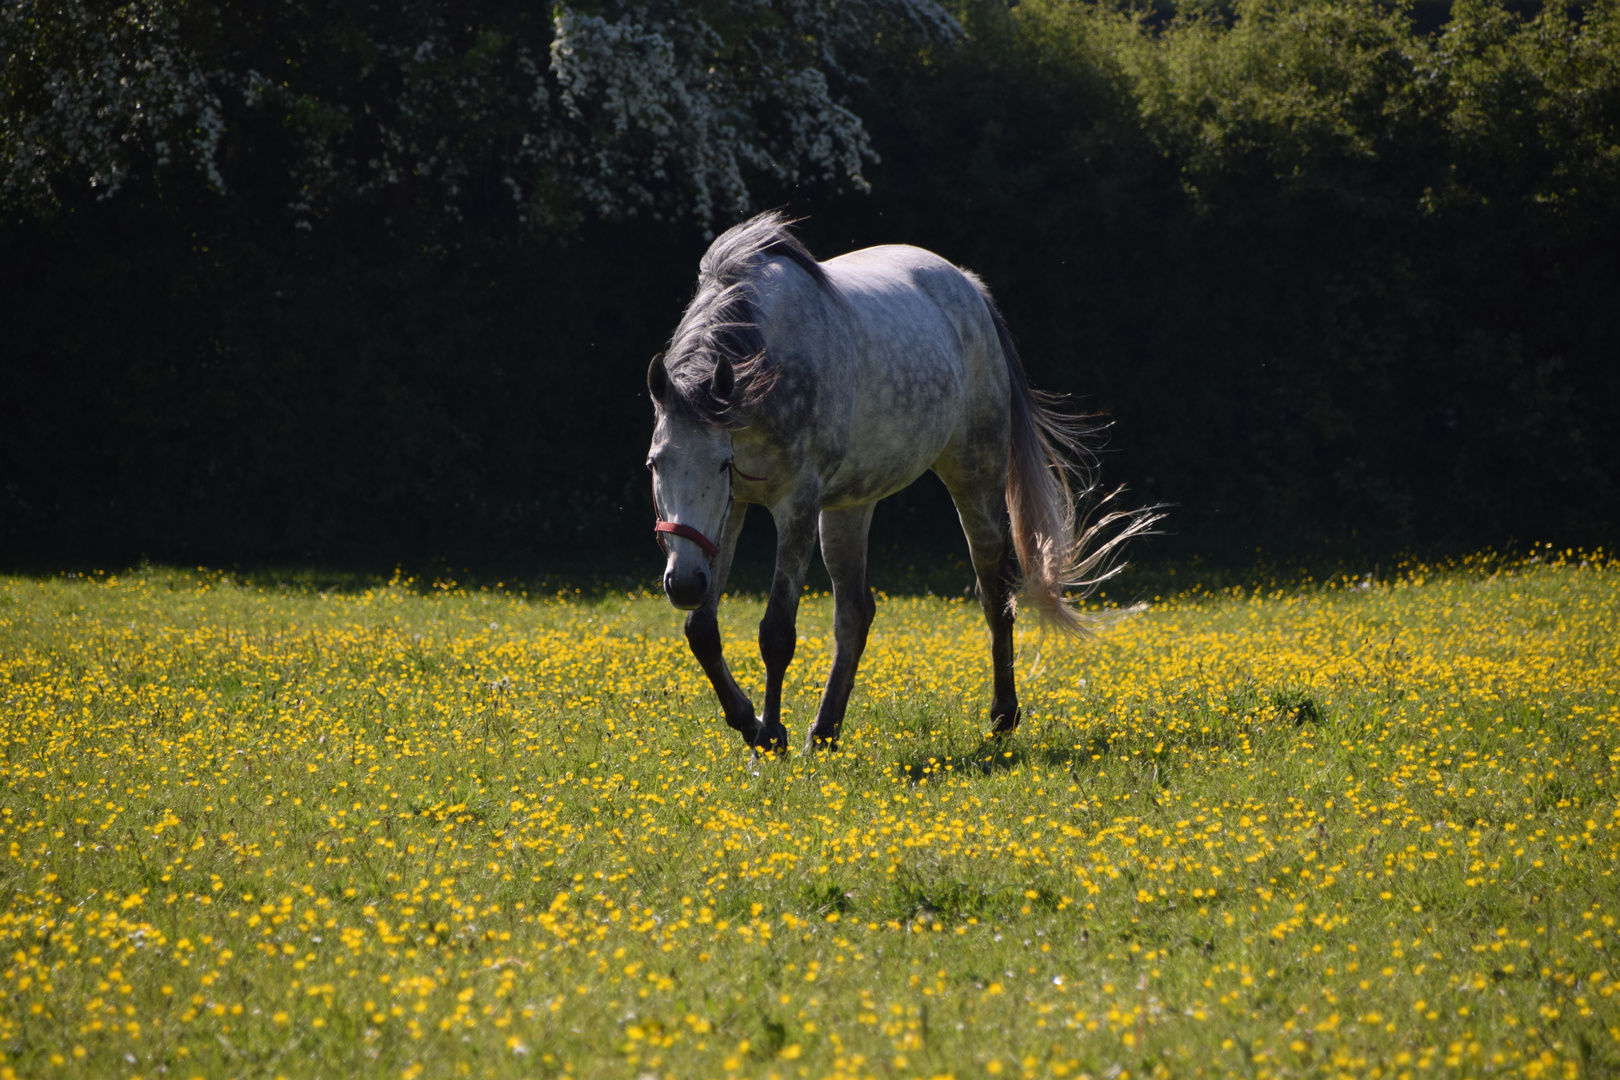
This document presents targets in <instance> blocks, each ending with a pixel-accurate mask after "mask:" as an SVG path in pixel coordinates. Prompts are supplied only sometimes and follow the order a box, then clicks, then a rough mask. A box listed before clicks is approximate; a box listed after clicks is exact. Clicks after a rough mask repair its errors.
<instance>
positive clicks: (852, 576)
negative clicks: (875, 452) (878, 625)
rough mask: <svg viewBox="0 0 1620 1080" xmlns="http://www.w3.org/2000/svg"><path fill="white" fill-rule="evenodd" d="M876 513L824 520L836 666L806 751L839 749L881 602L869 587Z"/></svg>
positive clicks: (839, 514) (836, 514) (867, 510)
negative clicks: (857, 673)
mask: <svg viewBox="0 0 1620 1080" xmlns="http://www.w3.org/2000/svg"><path fill="white" fill-rule="evenodd" d="M872 510H873V507H871V506H864V507H857V508H855V509H851V510H837V511H827V512H825V513H823V514H822V515H821V558H822V561H823V562H825V563H826V564H827V573H828V576H830V577H831V578H832V587H833V642H834V645H833V664H832V671H831V672H830V673H829V674H828V675H827V687H826V689H825V690H824V691H823V692H822V695H821V707H820V708H818V709H817V710H816V722H815V723H814V724H813V725H812V726H811V728H810V733H809V736H808V738H807V739H806V742H805V746H806V749H814V748H815V747H816V746H818V745H822V746H826V747H828V748H829V749H831V748H836V746H837V744H838V734H839V731H840V730H841V729H842V728H843V725H844V712H845V710H847V709H848V707H849V693H850V690H851V689H852V688H853V687H854V685H855V670H856V668H857V667H858V666H859V665H860V662H861V653H862V652H864V651H865V650H866V635H867V633H868V631H870V630H871V629H872V619H873V617H874V616H875V615H876V614H877V603H876V601H874V600H873V599H872V590H871V588H870V587H869V586H868V585H867V583H866V536H867V531H868V529H869V528H870V527H871V524H872Z"/></svg>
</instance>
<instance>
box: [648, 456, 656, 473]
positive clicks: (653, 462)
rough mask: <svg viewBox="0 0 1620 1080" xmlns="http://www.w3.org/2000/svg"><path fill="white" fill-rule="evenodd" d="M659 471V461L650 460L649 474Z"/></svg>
mask: <svg viewBox="0 0 1620 1080" xmlns="http://www.w3.org/2000/svg"><path fill="white" fill-rule="evenodd" d="M657 469H658V460H657V459H656V458H648V459H647V471H648V472H655V471H657Z"/></svg>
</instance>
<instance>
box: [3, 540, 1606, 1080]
mask: <svg viewBox="0 0 1620 1080" xmlns="http://www.w3.org/2000/svg"><path fill="white" fill-rule="evenodd" d="M424 594H425V595H424ZM722 613H723V623H724V626H725V631H726V634H727V641H728V643H729V644H730V651H731V656H732V658H733V663H734V664H735V666H736V668H737V669H738V671H739V674H740V676H741V678H742V680H743V682H744V684H745V685H751V686H753V687H755V688H756V690H757V688H758V685H759V681H760V678H761V672H760V669H759V662H758V658H757V655H756V654H755V651H754V649H753V647H752V639H753V626H754V624H755V623H756V622H757V620H758V617H759V614H760V609H759V606H758V604H757V602H753V601H747V600H739V601H732V602H728V603H727V605H725V606H724V607H723V608H722ZM830 616H831V611H830V601H829V600H828V599H827V598H826V597H823V596H815V597H811V598H809V599H807V601H806V603H805V607H804V611H803V615H802V619H801V634H802V636H803V638H804V640H803V641H802V642H801V644H800V647H799V652H798V660H797V661H796V663H795V665H794V668H793V670H792V673H791V675H790V679H789V687H788V692H787V699H788V704H789V708H790V709H791V710H792V716H793V719H794V722H795V724H796V726H797V728H798V730H800V731H802V730H803V727H804V725H806V724H807V723H808V721H809V719H810V715H811V713H812V712H813V709H814V703H815V700H816V698H817V695H818V694H819V690H820V681H821V679H822V678H824V677H825V673H826V666H827V664H828V663H829V662H830V651H831V639H830ZM1020 647H1021V654H1020V676H1021V678H1022V680H1023V684H1022V685H1023V696H1024V700H1025V703H1026V718H1025V723H1024V726H1023V727H1022V728H1021V729H1020V731H1019V732H1018V734H1017V735H1016V736H1015V737H1014V738H1012V739H1010V740H1008V741H1006V742H993V741H987V740H986V739H985V738H984V736H983V732H984V729H985V727H986V724H985V719H984V709H985V706H986V703H987V702H988V698H989V686H988V680H989V663H988V655H987V654H988V648H987V636H986V633H985V631H984V628H983V623H982V619H981V618H980V616H979V614H978V611H977V607H976V606H975V605H973V604H970V603H968V602H965V601H954V600H941V599H935V598H884V599H882V600H881V601H880V604H879V614H878V621H877V623H876V625H875V627H874V631H873V635H872V640H871V644H870V646H869V648H868V651H867V654H866V658H865V661H864V663H863V668H862V674H861V677H860V680H859V682H858V684H857V689H856V693H855V696H854V698H853V700H852V705H851V709H850V715H849V720H848V722H847V726H846V729H845V732H846V735H845V748H844V750H843V751H842V752H841V753H839V754H836V755H827V756H822V757H819V758H807V757H803V756H798V755H795V756H791V757H789V758H787V759H785V760H779V761H765V762H760V763H758V764H751V763H750V762H749V759H748V757H747V755H746V753H745V751H744V749H743V747H742V746H741V743H740V741H739V740H737V739H736V737H735V736H734V735H733V734H732V733H731V732H730V731H729V729H727V728H725V726H724V725H723V724H722V723H721V722H720V720H719V717H718V711H717V708H716V706H715V705H714V702H713V699H712V696H711V694H710V692H709V690H708V688H707V686H706V684H705V683H704V682H703V680H702V674H701V672H700V670H699V669H698V667H697V665H696V663H695V662H694V661H693V660H692V659H691V657H690V655H689V653H688V652H687V649H686V645H685V642H684V640H683V638H682V636H681V633H680V626H679V618H678V616H677V615H676V614H675V613H673V612H671V611H670V610H669V609H668V607H667V605H665V604H664V603H663V602H662V600H661V599H658V598H655V597H648V596H643V595H634V596H619V597H611V596H609V597H599V598H597V599H594V600H589V601H587V600H584V599H581V598H577V597H573V596H570V597H567V598H559V597H530V596H523V595H520V594H519V595H512V594H508V593H506V592H498V591H483V592H470V593H469V592H467V591H464V590H460V589H456V588H439V589H417V588H409V587H406V585H405V584H404V583H396V584H394V585H390V586H386V587H382V586H379V587H377V588H374V589H371V590H369V591H361V592H346V593H329V594H325V595H323V594H321V593H320V592H318V591H314V590H308V589H288V590H276V589H273V588H259V587H250V586H244V585H242V584H239V583H233V582H232V581H231V580H230V579H229V578H228V577H226V576H225V575H220V574H204V573H197V574H186V573H180V572H175V571H142V572H138V573H134V574H131V575H128V576H124V577H119V578H115V577H112V576H108V575H92V576H91V577H90V578H87V579H53V580H45V581H38V580H25V579H10V580H6V581H4V582H0V739H3V740H4V742H3V745H0V751H3V766H4V770H5V771H4V777H5V786H4V789H3V791H4V793H3V795H0V841H3V843H4V844H5V850H6V852H7V858H6V860H5V861H4V862H3V863H0V888H3V889H4V893H3V899H0V939H3V942H0V944H3V946H4V947H3V949H0V955H3V956H6V957H9V960H8V961H7V962H6V966H5V969H4V980H5V981H4V983H3V985H0V991H3V996H0V1002H3V1004H0V1053H3V1054H4V1061H3V1062H0V1068H7V1069H11V1070H14V1071H15V1072H16V1073H17V1074H19V1075H24V1076H30V1077H33V1076H58V1075H59V1076H64V1077H66V1076H85V1077H92V1076H93V1077H104V1076H134V1075H139V1076H142V1077H147V1078H150V1077H152V1076H157V1075H171V1076H192V1075H200V1076H208V1077H214V1076H227V1075H252V1076H267V1077H268V1076H275V1075H278V1074H280V1075H287V1076H315V1075H321V1076H335V1075H340V1074H349V1075H354V1076H403V1075H422V1076H454V1075H500V1076H508V1075H511V1076H534V1075H542V1076H545V1075H564V1074H573V1075H579V1076H585V1075H600V1076H623V1075H642V1074H648V1073H650V1074H655V1075H667V1076H673V1077H694V1076H726V1075H747V1076H758V1077H764V1076H769V1075H771V1074H773V1073H774V1074H776V1075H778V1076H780V1077H783V1078H786V1077H795V1076H800V1075H804V1076H830V1075H847V1076H924V1077H932V1076H938V1075H953V1076H978V1075H997V1074H999V1075H1005V1076H1026V1075H1028V1076H1074V1075H1081V1074H1090V1075H1092V1076H1098V1077H1113V1078H1118V1077H1124V1076H1127V1075H1130V1076H1145V1075H1158V1074H1169V1075H1206V1074H1207V1075H1215V1074H1220V1075H1227V1074H1230V1075H1235V1076H1257V1077H1258V1076H1285V1075H1306V1074H1309V1075H1333V1076H1338V1075H1341V1074H1348V1075H1357V1076H1361V1075H1366V1076H1375V1075H1376V1076H1390V1077H1396V1078H1399V1077H1400V1076H1401V1075H1402V1074H1403V1073H1410V1074H1412V1075H1417V1074H1419V1073H1424V1072H1438V1073H1444V1074H1445V1075H1448V1076H1450V1075H1456V1076H1486V1075H1499V1074H1508V1075H1515V1074H1518V1075H1530V1076H1549V1077H1563V1076H1579V1075H1591V1076H1599V1075H1603V1074H1604V1073H1605V1071H1609V1072H1612V1071H1613V1070H1614V1069H1616V1068H1617V1067H1620V1009H1616V1007H1615V997H1614V990H1613V982H1612V979H1613V968H1614V965H1613V963H1612V962H1611V961H1610V959H1609V958H1610V957H1611V956H1612V954H1613V952H1614V949H1615V933H1616V928H1615V919H1616V917H1617V916H1620V910H1617V907H1620V905H1617V903H1616V896H1617V895H1620V890H1617V887H1616V884H1617V883H1616V878H1615V871H1616V866H1617V863H1620V859H1617V857H1620V805H1617V802H1616V797H1615V788H1616V783H1617V782H1620V779H1617V770H1620V567H1616V566H1615V565H1613V564H1612V563H1608V562H1604V561H1603V560H1601V559H1587V560H1579V559H1575V558H1557V559H1548V558H1545V557H1544V558H1543V559H1542V560H1540V561H1538V562H1535V563H1530V562H1519V563H1515V564H1513V565H1510V566H1498V565H1486V564H1469V563H1465V564H1461V565H1458V566H1454V567H1450V568H1446V569H1444V570H1434V569H1426V568H1421V567H1409V568H1406V569H1405V570H1404V571H1403V572H1402V574H1401V575H1400V576H1398V577H1396V578H1394V579H1392V580H1389V581H1383V582H1374V581H1371V580H1363V579H1344V580H1340V581H1338V582H1333V583H1329V584H1326V585H1315V584H1308V585H1306V586H1305V587H1290V588H1286V589H1282V588H1278V589H1273V590H1270V591H1269V592H1268V591H1259V592H1250V591H1245V590H1236V589H1233V590H1226V591H1223V592H1221V593H1219V594H1218V595H1211V594H1209V593H1207V592H1205V591H1203V590H1200V589H1196V588H1194V589H1189V590H1188V591H1187V592H1186V593H1184V594H1182V595H1180V596H1177V597H1172V598H1168V599H1166V600H1165V602H1163V603H1161V604H1159V605H1157V606H1156V607H1155V609H1154V610H1153V611H1151V612H1150V613H1148V614H1146V615H1144V616H1142V617H1139V618H1137V619H1134V620H1131V621H1128V622H1126V623H1124V624H1123V625H1121V626H1120V627H1118V628H1117V629H1116V630H1115V631H1114V632H1112V633H1111V634H1109V635H1108V636H1107V637H1105V638H1104V639H1102V640H1101V641H1098V642H1095V643H1091V644H1085V645H1078V646H1077V645H1069V644H1064V643H1061V642H1058V641H1055V640H1051V639H1046V638H1043V637H1042V636H1041V635H1040V634H1038V633H1030V634H1027V635H1025V636H1024V637H1023V638H1022V639H1021V643H1020Z"/></svg>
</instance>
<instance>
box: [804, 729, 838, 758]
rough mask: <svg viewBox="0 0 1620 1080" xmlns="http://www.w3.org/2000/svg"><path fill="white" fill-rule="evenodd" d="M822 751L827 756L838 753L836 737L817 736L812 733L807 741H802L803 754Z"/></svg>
mask: <svg viewBox="0 0 1620 1080" xmlns="http://www.w3.org/2000/svg"><path fill="white" fill-rule="evenodd" d="M823 750H825V751H826V752H827V753H829V754H836V753H837V752H838V736H836V735H827V736H818V735H815V734H813V733H812V734H811V736H810V737H809V738H808V739H806V740H804V752H805V753H807V754H816V753H820V752H821V751H823Z"/></svg>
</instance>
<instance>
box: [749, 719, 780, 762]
mask: <svg viewBox="0 0 1620 1080" xmlns="http://www.w3.org/2000/svg"><path fill="white" fill-rule="evenodd" d="M748 745H750V746H752V747H753V748H754V757H755V758H758V757H759V755H760V754H781V753H785V752H786V751H787V745H788V733H787V728H785V727H783V726H782V724H781V722H780V721H778V722H777V724H776V726H775V727H774V728H768V727H766V726H765V721H763V720H761V721H760V722H759V728H758V730H756V731H755V732H754V737H753V739H752V740H750V742H749V744H748Z"/></svg>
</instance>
